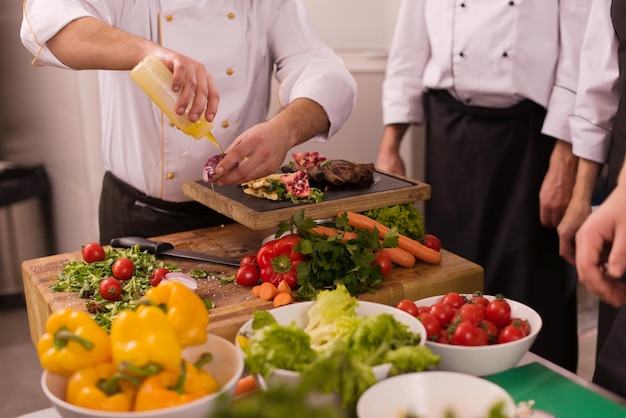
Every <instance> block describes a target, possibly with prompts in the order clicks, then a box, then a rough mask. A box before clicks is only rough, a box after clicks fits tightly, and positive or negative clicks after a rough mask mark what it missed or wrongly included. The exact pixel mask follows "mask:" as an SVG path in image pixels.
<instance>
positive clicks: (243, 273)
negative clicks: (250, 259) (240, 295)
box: [235, 264, 259, 286]
mask: <svg viewBox="0 0 626 418" xmlns="http://www.w3.org/2000/svg"><path fill="white" fill-rule="evenodd" d="M235 281H236V282H237V283H238V284H239V285H241V286H254V285H255V284H257V283H258V282H259V269H258V267H257V266H255V265H254V264H244V265H242V266H241V267H239V269H238V270H237V273H236V274H235Z"/></svg>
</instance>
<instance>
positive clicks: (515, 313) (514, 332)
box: [398, 292, 542, 376]
mask: <svg viewBox="0 0 626 418" xmlns="http://www.w3.org/2000/svg"><path fill="white" fill-rule="evenodd" d="M414 305H415V307H416V308H417V309H413V308H411V307H410V306H409V305H408V304H407V303H406V301H404V304H403V305H402V304H399V305H398V307H399V308H401V309H402V308H404V309H403V310H405V311H410V313H412V314H413V315H417V317H418V319H420V321H421V322H422V325H424V328H425V329H426V333H427V341H426V345H427V346H428V347H429V348H430V349H431V350H432V351H433V352H434V353H435V354H438V355H439V356H441V361H440V363H439V365H438V366H437V368H436V369H437V370H443V371H453V372H460V373H467V374H471V375H474V376H486V375H490V374H494V373H499V372H502V371H505V370H508V369H511V368H513V367H514V366H515V365H516V364H517V363H518V362H519V361H520V360H521V358H522V357H523V356H524V354H526V352H527V351H528V350H529V349H530V347H531V346H532V344H533V343H534V341H535V339H536V338H537V335H538V334H539V332H540V331H541V326H542V321H541V316H539V314H538V313H537V312H536V311H535V310H534V309H532V308H531V307H529V306H527V305H525V304H523V303H520V302H517V301H514V300H511V299H507V298H504V297H502V296H501V295H497V296H492V295H481V294H458V293H455V292H450V293H448V294H446V295H440V296H433V297H429V298H425V299H420V300H418V301H416V302H414ZM433 318H434V319H435V320H433Z"/></svg>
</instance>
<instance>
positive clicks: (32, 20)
mask: <svg viewBox="0 0 626 418" xmlns="http://www.w3.org/2000/svg"><path fill="white" fill-rule="evenodd" d="M91 3H92V2H87V1H80V0H25V1H24V5H23V16H22V26H21V28H20V37H21V39H22V44H24V46H25V47H26V49H28V50H29V51H30V52H31V53H32V54H33V55H34V56H35V59H34V60H33V65H36V66H42V65H49V66H54V67H61V68H68V67H67V66H66V65H65V64H63V63H62V62H61V61H59V60H58V59H57V58H56V57H55V56H54V54H52V52H51V51H50V50H49V49H48V47H47V46H46V43H47V42H48V40H49V39H50V38H52V37H53V36H54V35H56V34H57V33H58V32H59V31H60V30H61V29H62V28H63V27H65V26H66V25H67V24H68V23H70V22H72V21H73V20H76V19H79V18H82V17H96V14H95V13H94V12H95V9H94V8H93V7H92V5H91ZM96 4H97V3H96Z"/></svg>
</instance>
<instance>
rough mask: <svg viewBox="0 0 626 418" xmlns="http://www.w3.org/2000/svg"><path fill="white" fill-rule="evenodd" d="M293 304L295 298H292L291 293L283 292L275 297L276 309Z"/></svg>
mask: <svg viewBox="0 0 626 418" xmlns="http://www.w3.org/2000/svg"><path fill="white" fill-rule="evenodd" d="M291 302H293V296H291V293H285V292H282V293H279V294H277V295H276V296H274V307H275V308H278V307H279V306H283V305H289V304H290V303H291Z"/></svg>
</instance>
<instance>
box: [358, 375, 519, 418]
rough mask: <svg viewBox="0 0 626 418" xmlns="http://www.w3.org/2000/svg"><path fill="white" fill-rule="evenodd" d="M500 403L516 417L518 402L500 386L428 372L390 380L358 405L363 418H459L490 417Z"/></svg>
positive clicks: (374, 388) (486, 381)
mask: <svg viewBox="0 0 626 418" xmlns="http://www.w3.org/2000/svg"><path fill="white" fill-rule="evenodd" d="M499 402H502V403H503V407H502V410H501V411H502V412H503V413H504V414H505V415H506V416H508V417H514V416H515V409H516V407H515V402H514V401H513V399H512V398H511V396H510V395H509V394H508V393H507V392H506V391H505V390H504V389H502V388H501V387H500V386H498V385H496V384H495V383H492V382H490V381H488V380H485V379H482V378H480V377H476V376H471V375H468V374H463V373H455V372H440V371H426V372H423V373H408V374H403V375H399V376H394V377H390V378H388V379H385V380H383V381H381V382H378V383H376V384H375V385H373V386H371V387H370V388H368V389H367V390H366V391H365V392H363V395H361V397H360V398H359V401H358V403H357V407H356V410H357V416H358V417H359V418H381V417H404V416H408V415H409V414H412V416H418V417H424V418H443V417H445V416H448V415H446V412H452V413H453V416H454V417H455V418H475V417H486V416H489V411H490V410H491V408H493V407H494V406H495V405H497V404H498V403H499Z"/></svg>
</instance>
